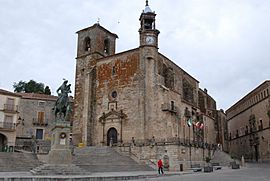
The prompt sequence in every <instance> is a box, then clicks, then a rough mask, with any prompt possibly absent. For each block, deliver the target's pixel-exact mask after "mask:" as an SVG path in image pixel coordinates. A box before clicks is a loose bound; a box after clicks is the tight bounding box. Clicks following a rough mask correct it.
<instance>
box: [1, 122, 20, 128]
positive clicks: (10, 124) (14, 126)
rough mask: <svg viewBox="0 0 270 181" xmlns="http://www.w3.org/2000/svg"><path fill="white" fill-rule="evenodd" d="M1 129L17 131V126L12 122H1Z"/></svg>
mask: <svg viewBox="0 0 270 181" xmlns="http://www.w3.org/2000/svg"><path fill="white" fill-rule="evenodd" d="M0 128H2V129H7V130H15V129H16V124H15V123H10V122H0Z"/></svg>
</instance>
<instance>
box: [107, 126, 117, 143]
mask: <svg viewBox="0 0 270 181" xmlns="http://www.w3.org/2000/svg"><path fill="white" fill-rule="evenodd" d="M111 142H112V143H113V144H114V143H117V130H116V129H115V128H110V129H109V130H108V132H107V146H110V143H111Z"/></svg>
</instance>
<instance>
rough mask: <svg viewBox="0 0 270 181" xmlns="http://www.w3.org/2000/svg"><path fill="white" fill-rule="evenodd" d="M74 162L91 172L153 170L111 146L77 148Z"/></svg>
mask: <svg viewBox="0 0 270 181" xmlns="http://www.w3.org/2000/svg"><path fill="white" fill-rule="evenodd" d="M72 163H73V164H75V165H77V166H79V167H81V168H82V169H84V170H86V171H89V172H128V171H153V169H152V168H150V167H149V166H147V165H142V164H139V163H137V162H135V161H134V160H133V159H131V158H130V157H128V156H124V155H121V154H120V153H118V152H117V151H115V150H114V149H112V148H110V147H84V148H76V149H75V150H74V156H73V161H72Z"/></svg>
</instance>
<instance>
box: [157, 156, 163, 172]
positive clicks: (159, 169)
mask: <svg viewBox="0 0 270 181" xmlns="http://www.w3.org/2000/svg"><path fill="white" fill-rule="evenodd" d="M157 164H158V174H162V175H163V174H164V172H163V163H162V160H161V159H159V160H158V163H157Z"/></svg>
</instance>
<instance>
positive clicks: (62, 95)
mask: <svg viewBox="0 0 270 181" xmlns="http://www.w3.org/2000/svg"><path fill="white" fill-rule="evenodd" d="M67 83H68V80H64V82H63V84H62V85H61V86H60V87H59V88H58V89H57V91H56V92H57V94H58V99H57V100H56V103H55V106H54V108H53V110H54V115H55V118H57V117H58V118H60V119H61V118H62V119H65V118H66V115H67V114H68V112H69V111H70V105H69V99H68V94H69V93H71V90H70V86H71V84H67Z"/></svg>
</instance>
